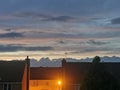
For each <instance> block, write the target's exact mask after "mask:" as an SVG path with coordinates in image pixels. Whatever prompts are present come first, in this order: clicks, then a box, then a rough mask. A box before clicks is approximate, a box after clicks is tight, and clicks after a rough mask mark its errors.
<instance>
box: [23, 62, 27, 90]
mask: <svg viewBox="0 0 120 90" xmlns="http://www.w3.org/2000/svg"><path fill="white" fill-rule="evenodd" d="M22 90H27V64H26V66H25V69H24V73H23V78H22Z"/></svg>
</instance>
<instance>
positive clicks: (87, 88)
mask: <svg viewBox="0 0 120 90" xmlns="http://www.w3.org/2000/svg"><path fill="white" fill-rule="evenodd" d="M80 90H120V88H119V85H118V81H117V79H115V77H114V76H113V75H112V74H111V73H109V72H108V71H106V70H105V67H104V66H103V64H102V63H100V58H99V57H98V56H96V57H95V58H94V59H93V62H92V66H91V69H90V71H89V72H88V74H87V75H86V76H85V78H84V81H83V82H82V84H81V88H80Z"/></svg>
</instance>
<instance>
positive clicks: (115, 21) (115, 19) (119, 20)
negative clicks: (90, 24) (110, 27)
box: [111, 17, 120, 24]
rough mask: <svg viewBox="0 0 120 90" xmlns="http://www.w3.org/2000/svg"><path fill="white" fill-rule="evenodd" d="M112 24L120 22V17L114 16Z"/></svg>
mask: <svg viewBox="0 0 120 90" xmlns="http://www.w3.org/2000/svg"><path fill="white" fill-rule="evenodd" d="M111 23H112V24H120V17H119V18H114V19H112V20H111Z"/></svg>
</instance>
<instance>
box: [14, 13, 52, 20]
mask: <svg viewBox="0 0 120 90" xmlns="http://www.w3.org/2000/svg"><path fill="white" fill-rule="evenodd" d="M14 16H16V17H21V18H41V19H47V18H52V16H51V15H47V14H40V13H37V12H21V13H16V14H14Z"/></svg>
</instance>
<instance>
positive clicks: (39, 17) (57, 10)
mask: <svg viewBox="0 0 120 90" xmlns="http://www.w3.org/2000/svg"><path fill="white" fill-rule="evenodd" d="M119 3H120V1H119V0H91V1H90V0H29V1H28V0H0V59H6V60H9V59H24V58H25V57H26V56H30V57H31V58H36V59H39V58H42V57H49V58H51V59H54V58H64V57H66V56H67V57H71V58H86V57H94V56H96V55H98V56H120V39H119V38H120V12H119V8H120V6H119ZM65 53H67V55H65ZM18 57H19V58H18Z"/></svg>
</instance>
